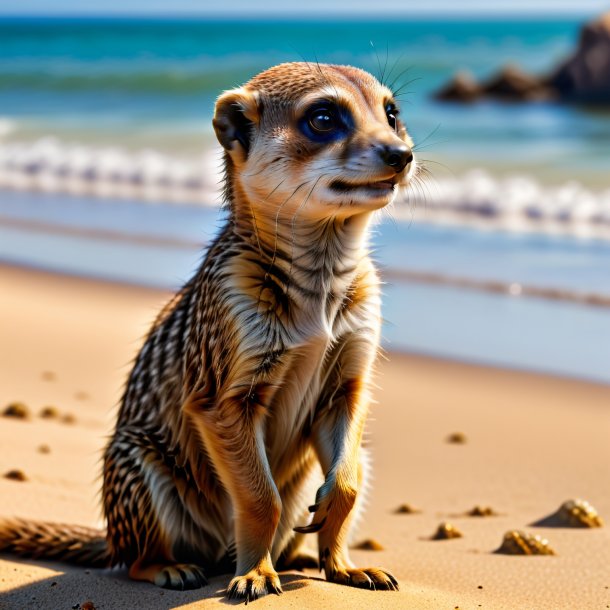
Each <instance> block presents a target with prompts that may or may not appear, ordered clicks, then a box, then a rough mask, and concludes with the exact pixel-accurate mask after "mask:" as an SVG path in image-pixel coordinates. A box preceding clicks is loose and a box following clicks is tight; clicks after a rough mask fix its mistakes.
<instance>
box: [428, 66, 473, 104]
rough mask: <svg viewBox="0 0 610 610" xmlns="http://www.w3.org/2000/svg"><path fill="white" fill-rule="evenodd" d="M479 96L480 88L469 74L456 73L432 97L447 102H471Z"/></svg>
mask: <svg viewBox="0 0 610 610" xmlns="http://www.w3.org/2000/svg"><path fill="white" fill-rule="evenodd" d="M481 94H482V90H481V87H480V86H479V84H478V83H477V82H476V81H475V80H474V77H473V76H472V74H470V72H458V73H457V74H456V75H455V76H454V77H453V78H452V79H451V81H449V83H447V84H446V85H445V86H444V87H443V88H442V89H440V90H439V91H437V92H436V93H435V94H434V97H435V98H436V99H438V100H443V101H447V102H472V101H474V100H476V99H478V98H480V97H481Z"/></svg>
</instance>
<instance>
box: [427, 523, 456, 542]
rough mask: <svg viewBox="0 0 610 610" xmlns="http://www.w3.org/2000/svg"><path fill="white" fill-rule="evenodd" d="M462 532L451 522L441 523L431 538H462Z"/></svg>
mask: <svg viewBox="0 0 610 610" xmlns="http://www.w3.org/2000/svg"><path fill="white" fill-rule="evenodd" d="M462 536H463V534H462V532H460V530H458V529H457V528H456V527H455V526H454V525H451V523H446V522H444V523H441V524H440V525H439V526H438V529H437V530H436V532H434V535H433V536H432V538H431V540H451V539H452V538H462Z"/></svg>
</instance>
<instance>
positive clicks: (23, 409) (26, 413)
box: [2, 402, 30, 419]
mask: <svg viewBox="0 0 610 610" xmlns="http://www.w3.org/2000/svg"><path fill="white" fill-rule="evenodd" d="M2 415H3V416H4V417H14V418H15V419H30V410H29V409H28V407H27V406H26V405H25V404H23V403H22V402H12V403H11V404H10V405H7V407H6V409H4V411H2Z"/></svg>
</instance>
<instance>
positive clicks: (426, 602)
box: [0, 266, 610, 610]
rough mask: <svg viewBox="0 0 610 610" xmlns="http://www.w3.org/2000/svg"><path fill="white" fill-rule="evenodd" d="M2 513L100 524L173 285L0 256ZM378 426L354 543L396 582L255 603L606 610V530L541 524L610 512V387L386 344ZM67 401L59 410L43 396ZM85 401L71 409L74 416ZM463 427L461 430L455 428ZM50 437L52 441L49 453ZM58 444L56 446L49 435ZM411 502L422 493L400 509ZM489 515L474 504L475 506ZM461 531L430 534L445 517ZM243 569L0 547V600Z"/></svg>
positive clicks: (361, 558)
mask: <svg viewBox="0 0 610 610" xmlns="http://www.w3.org/2000/svg"><path fill="white" fill-rule="evenodd" d="M0 294H1V295H2V296H1V298H0V345H1V346H2V349H1V350H0V409H2V410H3V409H4V407H5V406H6V405H7V404H9V403H11V402H14V401H21V402H23V403H24V404H25V405H27V406H28V408H29V409H30V411H31V418H30V419H29V420H27V421H24V420H18V419H14V418H0V447H2V451H0V474H4V473H6V472H7V471H10V470H13V469H19V470H21V471H22V472H23V473H24V474H25V476H26V477H27V480H26V481H15V480H8V479H6V478H4V477H0V516H19V517H23V518H29V519H44V520H48V521H62V522H67V523H77V524H82V525H89V526H101V525H102V521H101V518H100V509H99V502H98V496H97V494H98V488H99V472H100V468H101V465H100V461H99V460H100V456H101V450H102V447H103V446H104V443H105V438H106V436H107V435H108V433H109V432H110V430H111V428H112V425H113V418H114V412H115V409H116V405H117V401H118V399H119V397H120V393H121V389H122V385H123V383H124V380H125V377H126V375H127V373H128V371H129V363H130V361H131V359H132V358H133V356H134V355H135V353H136V351H137V349H138V347H139V345H140V343H141V340H142V337H143V335H144V333H145V332H146V330H147V328H148V326H149V324H150V322H151V321H152V319H153V317H154V316H155V314H156V312H157V311H158V310H159V308H160V307H161V306H162V305H163V303H164V302H165V301H166V300H167V298H168V296H169V295H168V293H165V292H162V291H158V290H152V289H145V288H137V287H132V286H127V285H119V284H112V283H106V282H100V281H94V280H85V279H79V278H72V277H65V276H59V275H53V274H47V273H43V272H39V271H31V270H26V269H20V268H16V267H8V266H0ZM377 383H378V385H379V389H378V390H376V392H375V398H376V401H377V402H376V404H375V405H374V406H373V408H372V413H371V419H370V425H369V428H368V440H367V442H368V444H369V446H370V448H371V451H372V454H373V474H374V476H373V481H372V488H371V491H370V493H369V502H368V509H367V511H366V514H365V517H364V519H363V520H362V522H361V525H360V528H359V531H358V534H357V536H356V538H355V540H354V542H356V543H357V542H359V541H362V540H365V539H367V538H372V539H374V540H376V541H378V542H379V543H380V544H381V545H382V546H383V547H384V550H381V551H364V550H354V551H353V554H352V558H353V559H354V561H355V562H356V563H357V564H359V565H363V566H367V565H381V566H384V567H387V568H388V569H389V570H391V571H392V572H393V573H394V574H395V576H396V577H397V578H398V579H399V581H400V585H401V589H400V591H399V592H397V593H395V592H383V593H382V592H370V591H361V590H356V589H348V588H345V587H340V586H338V585H333V584H328V583H326V582H324V581H323V580H321V578H320V575H319V574H318V573H316V572H314V571H311V572H307V573H299V572H290V573H283V574H281V580H282V586H283V588H284V595H282V596H281V597H275V596H269V597H266V598H264V599H261V600H259V601H257V602H256V607H257V608H259V607H260V608H266V607H278V608H305V607H306V608H328V607H333V606H335V607H343V608H344V607H350V608H412V609H420V608H421V609H428V608H429V609H434V610H438V609H447V610H453V609H455V608H460V609H462V610H464V609H478V608H488V609H504V608H506V609H521V608H522V609H529V610H532V609H536V610H538V609H545V608H548V609H553V610H557V609H560V608H566V609H568V608H569V609H571V610H574V609H583V610H585V609H587V610H588V609H597V608H600V609H603V608H608V607H610V529H609V527H608V526H607V525H606V527H602V528H596V529H576V528H542V527H534V526H532V524H533V523H534V522H535V521H537V520H538V519H541V518H543V517H545V516H547V515H548V514H550V513H552V512H553V511H555V510H556V509H557V508H558V507H559V505H560V504H561V503H562V502H563V501H565V500H568V499H570V498H585V499H586V500H588V501H589V502H590V503H591V504H592V505H593V506H594V507H595V508H596V509H597V510H598V512H599V513H600V515H601V516H602V517H605V518H606V521H607V520H608V519H610V494H609V493H608V481H609V480H610V443H608V433H609V431H610V386H603V385H595V384H589V383H584V382H580V381H574V380H566V379H561V378H555V377H548V376H542V375H534V374H530V373H523V372H514V371H506V370H498V369H492V368H485V367H479V366H473V365H467V364H461V363H456V362H450V361H441V360H435V359H431V358H424V357H419V356H406V355H400V354H395V353H390V354H387V360H384V361H381V362H380V365H379V371H378V375H377ZM47 406H53V407H55V408H56V409H57V411H58V413H59V416H60V417H59V419H44V418H41V417H40V416H39V413H40V411H41V410H42V409H43V408H44V407H47ZM65 415H72V416H73V418H74V421H72V422H70V421H67V422H66V421H62V420H61V417H62V416H65ZM454 433H461V434H463V435H464V437H465V441H466V442H464V443H461V444H459V443H449V442H447V438H448V437H449V435H451V434H454ZM41 445H46V446H47V447H48V450H49V451H48V452H41V450H40V447H41ZM43 451H44V450H43ZM402 503H409V504H411V505H412V506H414V507H416V508H417V509H419V511H420V512H417V513H415V514H395V510H396V508H397V507H398V506H399V505H400V504H402ZM477 504H478V505H482V506H490V507H492V508H493V509H494V510H495V511H496V512H497V513H498V515H497V516H493V517H468V516H466V515H465V513H466V512H467V511H469V510H470V509H472V508H473V507H474V506H475V505H477ZM442 521H450V522H451V523H453V525H454V526H455V527H457V528H458V529H459V530H461V532H462V533H463V537H462V538H459V539H455V540H443V541H434V540H430V537H431V535H432V534H433V533H434V531H435V530H436V528H437V527H438V525H439V523H441V522H442ZM512 529H521V530H525V531H527V532H529V533H533V534H539V535H541V536H543V537H545V538H547V539H548V540H549V544H550V546H551V547H552V548H553V549H554V550H555V552H556V556H541V557H524V556H506V555H499V554H495V553H494V550H495V549H497V548H498V546H499V545H500V543H501V541H502V538H503V535H504V533H505V532H506V531H508V530H512ZM229 579H230V575H227V576H222V577H217V578H213V579H211V583H210V585H209V586H208V587H206V588H204V589H202V590H199V591H190V592H175V591H165V590H162V589H158V588H156V587H154V586H152V585H148V584H143V583H134V582H131V581H129V580H128V578H127V575H126V572H125V571H124V570H94V569H92V570H86V569H84V568H74V567H67V566H64V565H61V564H58V563H50V562H43V561H32V560H18V559H15V558H13V557H10V556H7V555H3V556H2V559H0V607H1V608H14V609H21V608H45V609H47V608H53V609H54V608H58V609H59V608H73V607H76V605H77V604H83V603H84V602H85V601H87V600H90V601H92V602H93V604H94V605H95V608H97V609H115V608H116V609H119V608H136V607H140V608H150V609H153V610H154V609H161V608H197V607H201V608H208V607H210V608H211V607H216V606H218V607H223V606H225V605H226V604H227V602H226V600H225V599H224V598H223V592H224V589H225V587H226V585H227V583H228V582H229Z"/></svg>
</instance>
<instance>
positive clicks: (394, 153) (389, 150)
mask: <svg viewBox="0 0 610 610" xmlns="http://www.w3.org/2000/svg"><path fill="white" fill-rule="evenodd" d="M378 152H379V156H380V157H381V159H382V161H383V162H384V163H385V164H386V165H388V166H389V167H391V168H392V169H393V170H394V171H395V172H396V173H397V174H400V172H401V171H402V170H403V169H404V168H405V167H407V165H409V163H411V161H413V151H412V150H411V148H410V147H409V146H407V145H406V144H400V145H398V146H396V145H387V144H385V145H383V146H381V147H379V149H378Z"/></svg>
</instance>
